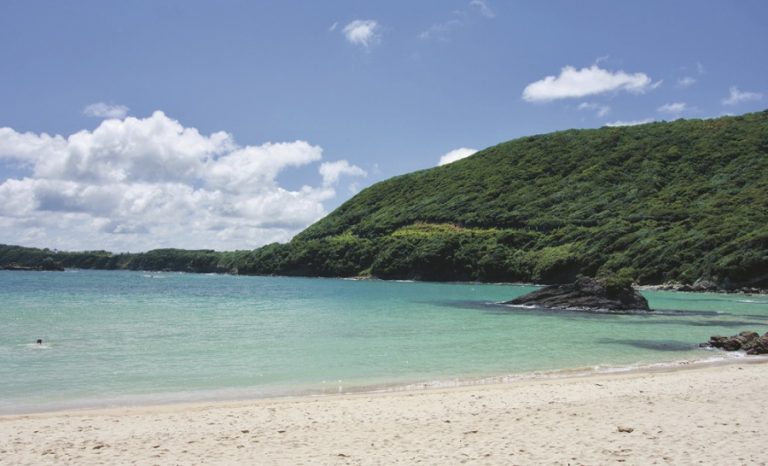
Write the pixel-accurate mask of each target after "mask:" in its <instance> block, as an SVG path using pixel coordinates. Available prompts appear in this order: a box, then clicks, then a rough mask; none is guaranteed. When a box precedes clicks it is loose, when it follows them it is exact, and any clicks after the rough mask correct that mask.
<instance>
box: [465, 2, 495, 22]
mask: <svg viewBox="0 0 768 466" xmlns="http://www.w3.org/2000/svg"><path fill="white" fill-rule="evenodd" d="M469 6H471V7H474V8H478V9H479V10H480V14H481V15H483V16H485V17H486V18H495V17H496V13H494V12H493V10H491V8H490V7H489V6H488V2H487V0H472V1H471V2H469Z"/></svg>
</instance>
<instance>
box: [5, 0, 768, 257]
mask: <svg viewBox="0 0 768 466" xmlns="http://www.w3.org/2000/svg"><path fill="white" fill-rule="evenodd" d="M766 22H768V3H766V2H763V1H740V2H724V1H723V2H715V1H711V2H701V1H673V0H668V1H645V2H624V1H621V2H618V1H607V0H606V1H581V2H575V1H552V2H533V1H531V2H517V1H500V0H483V1H481V0H461V1H458V0H457V1H452V0H443V1H418V2H414V1H381V2H362V1H336V2H317V1H282V2H256V1H221V2H201V1H185V2H180V1H162V2H158V1H149V0H147V1H131V2H122V1H78V2H60V1H48V2H42V1H35V0H25V1H13V0H11V1H6V2H3V3H2V4H0V63H1V64H2V65H1V66H2V68H1V69H0V70H1V71H2V78H0V79H2V81H1V82H2V84H3V85H2V86H0V128H2V130H0V242H3V243H11V244H23V245H28V246H49V247H55V248H61V249H92V248H106V249H112V250H146V249H149V248H153V247H167V246H177V247H188V248H196V247H210V248H215V249H235V248H240V249H241V248H252V247H255V246H258V245H260V244H264V243H267V242H271V241H285V240H287V239H289V238H290V237H291V236H292V235H293V234H295V233H296V232H297V231H300V230H301V229H302V228H303V227H305V226H306V225H308V224H310V223H312V222H313V221H315V220H317V219H318V218H320V217H322V216H323V215H325V214H326V213H327V212H329V211H330V210H332V209H333V208H334V207H336V206H338V205H339V204H340V203H341V202H343V201H344V200H346V199H348V198H349V197H350V196H351V195H352V194H353V193H354V192H356V191H357V190H359V189H361V188H364V187H365V186H368V185H370V184H372V183H374V182H376V181H379V180H382V179H385V178H388V177H390V176H394V175H398V174H402V173H406V172H410V171H413V170H418V169H423V168H429V167H432V166H435V165H437V164H438V163H439V162H440V160H441V157H443V156H445V155H447V154H450V155H453V156H454V158H455V157H460V156H466V155H468V154H471V153H472V151H473V150H476V149H482V148H484V147H487V146H490V145H493V144H496V143H498V142H501V141H505V140H509V139H513V138H516V137H519V136H523V135H529V134H535V133H545V132H549V131H554V130H559V129H566V128H594V127H600V126H603V125H606V124H626V123H636V122H643V121H651V120H673V119H677V118H709V117H715V116H719V115H723V114H728V113H732V114H740V113H745V112H750V111H757V110H762V109H764V108H766V107H768V105H766V102H767V101H768V97H767V96H768V80H766V73H767V72H768V61H767V60H766V48H765V47H766V46H765V44H768V32H766V28H765V24H766ZM47 135H50V137H48V136H47ZM55 135H59V136H60V137H59V138H57V137H55Z"/></svg>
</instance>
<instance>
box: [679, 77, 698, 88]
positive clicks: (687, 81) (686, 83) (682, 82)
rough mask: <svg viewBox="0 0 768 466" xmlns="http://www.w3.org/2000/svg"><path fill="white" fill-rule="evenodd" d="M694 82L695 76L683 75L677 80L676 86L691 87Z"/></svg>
mask: <svg viewBox="0 0 768 466" xmlns="http://www.w3.org/2000/svg"><path fill="white" fill-rule="evenodd" d="M694 84H696V78H694V77H692V76H683V77H682V78H680V79H678V80H677V87H691V86H693V85H694Z"/></svg>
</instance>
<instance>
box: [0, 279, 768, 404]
mask: <svg viewBox="0 0 768 466" xmlns="http://www.w3.org/2000/svg"><path fill="white" fill-rule="evenodd" d="M532 289H534V288H533V287H531V286H522V285H480V284H437V283H410V282H384V281H349V280H335V279H308V278H283V277H241V276H227V275H195V274H179V273H148V272H124V271H80V270H74V271H67V272H64V273H56V272H6V271H0V323H1V324H2V325H0V412H5V413H7V412H25V411H35V410H46V409H58V408H68V407H82V406H105V405H125V404H134V403H154V402H169V401H191V400H204V399H233V398H242V397H262V396H276V395H285V394H298V393H337V392H339V391H349V390H359V389H372V388H375V387H383V386H392V385H402V384H409V383H417V382H425V383H450V382H452V381H456V380H460V379H462V380H467V379H474V378H482V377H499V376H506V375H510V374H512V375H514V374H523V373H528V372H531V371H549V370H558V369H565V368H590V367H594V366H598V365H601V366H603V367H605V366H611V367H622V366H628V365H636V364H653V363H659V362H665V361H679V360H690V359H702V358H712V357H715V356H719V355H720V353H714V352H712V351H707V350H701V349H698V348H696V344H697V343H698V342H702V341H706V340H707V339H708V338H709V336H710V335H713V334H729V335H730V334H734V333H736V332H738V331H741V330H744V329H754V330H757V331H760V332H761V333H762V332H765V331H768V296H743V295H724V294H691V293H674V292H644V294H645V295H646V297H647V298H648V299H649V302H650V304H651V306H652V307H653V308H656V309H668V310H675V312H659V313H657V314H656V315H647V316H646V315H642V316H641V315H603V314H585V313H575V312H555V313H552V312H544V311H538V310H532V309H516V308H509V307H505V306H500V305H497V304H494V303H497V302H499V301H503V300H509V299H512V298H514V297H516V296H518V295H521V294H523V293H526V292H529V291H531V290H532ZM37 338H42V339H43V340H44V344H43V345H42V346H38V345H36V344H35V343H34V342H35V340H36V339H37Z"/></svg>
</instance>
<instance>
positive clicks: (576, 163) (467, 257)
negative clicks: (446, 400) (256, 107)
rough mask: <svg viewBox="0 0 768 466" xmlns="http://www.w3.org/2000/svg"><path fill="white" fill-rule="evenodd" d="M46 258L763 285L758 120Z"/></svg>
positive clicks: (498, 159)
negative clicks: (116, 249)
mask: <svg viewBox="0 0 768 466" xmlns="http://www.w3.org/2000/svg"><path fill="white" fill-rule="evenodd" d="M3 251H4V250H3V249H1V248H0V264H2V263H6V262H7V258H6V256H7V254H8V253H7V252H3ZM58 254H59V255H56V256H55V257H54V259H55V260H59V261H60V262H62V263H63V264H64V265H65V266H71V265H70V264H75V263H77V264H79V265H77V266H83V265H82V264H83V263H88V265H87V266H91V267H99V268H160V269H171V270H194V271H217V270H227V271H233V272H237V273H249V274H282V275H312V276H317V275H319V276H354V275H373V276H377V277H381V278H413V279H421V280H481V281H533V282H541V283H555V282H563V281H569V280H572V279H573V278H575V277H576V276H577V275H588V276H609V275H616V274H619V275H621V276H623V277H631V278H632V279H633V280H635V281H636V282H639V283H641V284H652V283H662V282H667V281H679V282H683V283H691V282H693V281H695V280H697V279H699V278H706V279H710V280H713V281H715V282H716V283H718V284H719V285H720V286H723V287H725V288H730V287H736V286H760V287H768V111H765V112H760V113H753V114H748V115H743V116H738V117H723V118H718V119H712V120H678V121H675V122H670V123H650V124H646V125H640V126H633V127H621V128H601V129H596V130H569V131H562V132H557V133H552V134H547V135H539V136H531V137H524V138H521V139H517V140H514V141H510V142H506V143H503V144H499V145H497V146H494V147H490V148H488V149H486V150H484V151H481V152H479V153H477V154H475V155H473V156H472V157H469V158H467V159H463V160H460V161H458V162H455V163H452V164H449V165H445V166H441V167H436V168H432V169H429V170H423V171H419V172H415V173H411V174H408V175H403V176H399V177H395V178H392V179H389V180H386V181H383V182H381V183H377V184H375V185H373V186H371V187H369V188H367V189H365V190H364V191H362V192H361V193H359V194H358V195H357V196H355V197H353V198H352V199H350V200H349V201H348V202H346V203H345V204H343V205H342V206H341V207H339V208H338V209H336V210H335V211H334V212H332V213H331V214H330V215H328V216H327V217H325V218H324V219H322V220H320V221H319V222H317V223H316V224H314V225H312V226H310V227H309V228H307V229H306V230H305V231H303V232H302V233H300V234H299V235H297V236H296V237H295V238H294V239H293V240H292V241H291V242H290V243H288V244H272V245H268V246H265V247H262V248H259V249H256V250H254V251H250V252H236V253H214V252H212V251H178V250H162V251H151V252H149V253H146V254H137V255H111V254H108V253H87V254H86V255H87V256H88V259H85V258H76V257H77V255H78V254H83V253H75V254H71V253H58ZM62 254H63V255H62ZM43 256H44V255H43ZM73 257H74V258H76V259H72V258H73ZM42 258H44V257H41V260H42ZM68 261H70V262H68ZM72 261H74V262H72ZM89 261H90V262H89ZM126 264H128V265H126Z"/></svg>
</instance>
